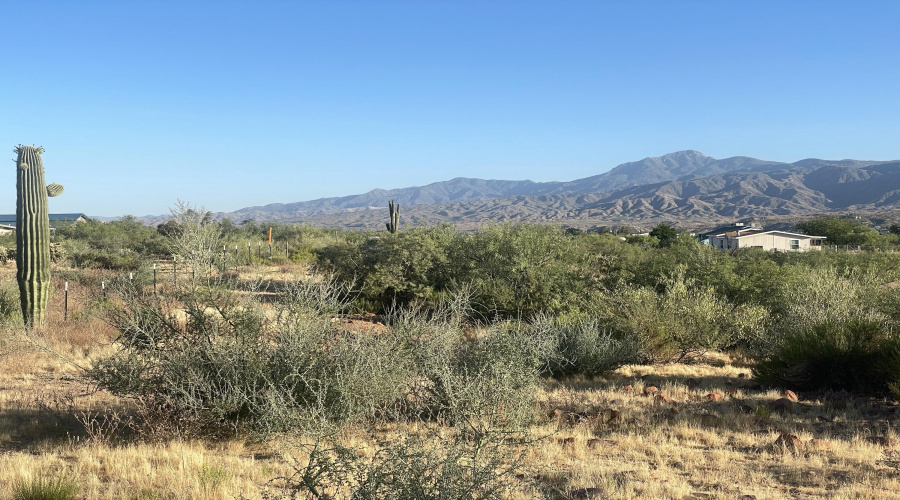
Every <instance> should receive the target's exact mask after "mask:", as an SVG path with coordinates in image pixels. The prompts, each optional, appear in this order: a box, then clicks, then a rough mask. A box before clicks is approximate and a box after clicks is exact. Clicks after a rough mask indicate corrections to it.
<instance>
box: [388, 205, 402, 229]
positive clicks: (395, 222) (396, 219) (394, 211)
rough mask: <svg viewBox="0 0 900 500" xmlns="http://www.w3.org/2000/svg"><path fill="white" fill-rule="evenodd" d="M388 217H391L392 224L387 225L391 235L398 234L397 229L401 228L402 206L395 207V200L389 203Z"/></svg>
mask: <svg viewBox="0 0 900 500" xmlns="http://www.w3.org/2000/svg"><path fill="white" fill-rule="evenodd" d="M388 215H389V216H390V222H388V223H386V224H385V226H387V230H388V231H389V232H390V233H392V234H393V233H396V232H397V229H399V228H400V204H399V203H398V204H396V205H394V200H391V201H390V202H389V203H388Z"/></svg>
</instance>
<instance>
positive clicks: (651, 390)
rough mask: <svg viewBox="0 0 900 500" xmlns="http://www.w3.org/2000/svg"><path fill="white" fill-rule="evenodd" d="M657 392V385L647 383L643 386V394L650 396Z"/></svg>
mask: <svg viewBox="0 0 900 500" xmlns="http://www.w3.org/2000/svg"><path fill="white" fill-rule="evenodd" d="M657 392H659V387H656V386H655V385H648V386H647V387H644V395H645V396H651V395H653V394H656V393H657Z"/></svg>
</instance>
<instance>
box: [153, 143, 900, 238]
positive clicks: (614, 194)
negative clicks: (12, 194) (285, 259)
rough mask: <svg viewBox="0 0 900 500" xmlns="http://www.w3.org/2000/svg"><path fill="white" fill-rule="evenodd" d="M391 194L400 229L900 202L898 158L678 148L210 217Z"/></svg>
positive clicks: (376, 206)
mask: <svg viewBox="0 0 900 500" xmlns="http://www.w3.org/2000/svg"><path fill="white" fill-rule="evenodd" d="M390 199H393V200H395V201H396V202H397V203H399V204H400V206H401V207H402V211H401V227H402V226H404V225H406V226H416V225H427V224H437V223H450V224H455V225H458V226H461V227H475V226H477V225H480V224H483V223H485V222H491V221H493V222H501V221H508V220H515V221H532V222H557V223H561V224H566V225H570V226H574V227H592V226H594V227H595V226H608V225H616V224H619V225H621V224H634V225H638V226H640V225H642V224H641V223H642V222H643V223H649V222H653V221H675V222H678V221H686V220H692V221H712V220H729V221H730V220H732V219H736V218H743V219H748V218H753V219H760V218H762V219H765V218H775V219H777V218H779V217H789V216H802V215H809V214H822V213H829V212H847V211H864V212H865V211H879V212H885V211H888V212H892V211H896V210H898V209H900V160H894V161H860V160H837V161H835V160H820V159H814V158H810V159H806V160H801V161H797V162H794V163H783V162H775V161H766V160H758V159H756V158H749V157H744V156H735V157H731V158H725V159H716V158H712V157H709V156H706V155H704V154H703V153H700V152H698V151H679V152H675V153H670V154H667V155H664V156H659V157H652V158H645V159H643V160H640V161H635V162H630V163H624V164H622V165H619V166H617V167H615V168H613V169H612V170H610V171H608V172H606V173H603V174H600V175H595V176H591V177H586V178H583V179H577V180H573V181H568V182H532V181H528V180H525V181H505V180H485V179H471V178H456V179H452V180H449V181H444V182H436V183H433V184H429V185H427V186H419V187H407V188H400V189H390V190H384V189H374V190H372V191H369V192H367V193H364V194H358V195H351V196H344V197H335V198H322V199H318V200H312V201H301V202H296V203H275V204H271V205H265V206H259V207H249V208H244V209H241V210H237V211H235V212H230V213H219V214H216V215H217V217H218V218H225V217H227V218H229V219H231V220H232V221H234V222H239V221H243V220H247V219H254V220H256V221H258V222H264V221H278V222H283V223H294V222H308V223H311V224H314V225H320V226H333V227H345V228H359V229H373V230H379V229H383V227H384V221H385V220H386V219H387V208H386V207H387V202H388V200H390ZM148 222H153V221H148ZM644 225H645V224H644Z"/></svg>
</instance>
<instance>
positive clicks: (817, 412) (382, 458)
mask: <svg viewBox="0 0 900 500" xmlns="http://www.w3.org/2000/svg"><path fill="white" fill-rule="evenodd" d="M310 230H311V231H314V230H312V229H310ZM398 234H400V233H398ZM559 234H562V233H559ZM613 240H615V241H617V242H618V241H619V240H618V238H610V241H613ZM307 241H309V240H307ZM617 244H621V245H628V246H632V244H627V243H624V242H619V243H617ZM609 253H611V252H609ZM892 255H896V254H884V259H888V261H889V262H894V263H893V264H891V266H893V267H894V268H896V266H897V265H898V264H897V263H896V260H895V259H896V257H894V256H892ZM845 258H847V259H852V258H853V257H852V256H850V255H849V254H848V255H846V256H845ZM156 264H157V265H158V268H157V269H155V272H157V273H159V277H158V281H159V283H158V288H159V292H158V293H159V294H160V295H166V294H170V293H174V285H173V281H174V280H172V278H173V277H174V276H173V275H172V269H171V266H170V265H168V264H167V261H165V260H163V261H159V260H157V261H156ZM215 267H216V266H208V267H207V268H206V273H209V274H203V273H202V272H201V275H203V276H213V277H215V279H214V280H213V281H211V282H209V281H208V282H206V283H207V284H210V283H212V284H214V286H215V287H222V286H224V285H225V283H226V282H227V283H230V284H231V285H229V286H230V287H231V291H237V290H241V289H243V290H248V291H245V292H241V294H239V295H240V297H241V298H240V299H239V303H240V304H247V303H248V302H245V301H246V300H248V297H250V298H253V297H255V299H252V302H253V303H255V304H257V305H258V306H259V307H260V308H261V309H260V310H262V311H264V314H267V315H269V317H270V318H275V317H276V316H278V314H280V313H278V312H277V306H276V303H277V300H275V299H274V297H275V296H277V295H278V294H279V293H282V292H284V291H285V290H286V289H287V288H286V287H287V286H288V285H289V284H291V283H310V282H312V283H322V282H323V281H322V280H323V279H325V280H326V281H327V280H328V279H333V277H332V278H329V277H328V276H326V275H323V274H321V272H322V271H321V270H317V269H321V268H313V267H310V265H309V264H307V263H295V262H291V261H288V260H286V259H275V260H274V261H268V260H267V259H265V258H263V259H260V260H259V261H256V262H255V263H253V264H250V265H247V264H243V265H237V264H234V265H229V266H228V270H227V273H221V272H219V270H217V269H215ZM0 270H2V274H3V275H2V283H3V284H4V285H3V286H4V290H5V292H4V297H5V300H6V304H5V307H7V308H13V307H14V306H15V307H17V306H18V304H15V303H13V304H10V303H9V301H10V299H11V298H14V297H15V296H16V295H17V293H16V290H15V284H14V283H15V264H14V263H13V262H12V261H9V262H7V263H6V264H5V265H3V266H2V268H0ZM125 273H126V272H125V271H124V270H101V269H84V268H73V267H70V266H68V265H65V264H57V265H55V266H54V278H53V289H54V293H53V297H52V299H51V306H50V307H51V309H50V311H49V313H48V320H47V324H46V326H45V327H44V328H43V329H38V330H34V331H27V330H24V329H22V328H21V326H17V325H16V319H15V318H16V314H15V311H14V310H13V311H8V314H7V317H8V320H7V322H6V323H5V325H6V326H5V327H4V333H3V344H2V348H3V351H2V352H3V356H2V358H0V449H2V454H0V471H2V472H0V485H2V487H0V496H2V497H3V498H45V497H40V496H33V495H32V496H29V493H28V491H29V488H31V489H32V490H33V491H38V492H40V491H43V492H46V491H55V490H54V488H57V489H59V490H60V491H62V493H59V495H60V496H54V497H52V498H144V499H151V498H223V499H224V498H349V497H350V495H351V492H354V493H353V494H354V495H356V496H354V498H379V497H384V496H385V495H384V493H383V491H384V490H382V493H381V494H379V493H372V494H370V496H365V495H364V493H361V491H362V490H361V487H360V486H359V485H360V484H362V480H361V479H360V477H362V476H360V475H361V474H362V475H365V474H368V476H366V477H368V478H369V479H366V480H368V481H371V477H373V475H374V472H375V471H379V470H381V471H382V472H384V470H385V469H379V467H385V465H384V464H385V463H387V462H386V457H388V456H389V455H390V453H397V452H398V451H397V448H396V446H398V445H401V449H402V450H404V451H403V453H407V454H403V455H402V457H403V460H404V461H408V462H410V463H411V462H414V461H415V460H414V459H416V458H422V457H425V458H423V460H425V463H431V464H432V465H433V466H434V467H435V468H434V470H433V471H432V472H434V471H437V472H438V476H439V475H440V471H441V470H443V469H442V468H444V469H446V468H447V467H448V466H449V465H450V464H448V463H443V462H440V459H439V457H441V456H445V455H444V454H445V453H455V452H456V450H459V449H462V450H463V453H462V454H461V455H460V456H458V457H455V458H454V464H453V465H454V466H459V467H461V468H460V469H459V470H458V472H457V474H458V477H457V478H465V479H466V480H470V481H476V482H480V484H481V486H484V485H492V486H493V487H495V488H494V489H493V490H490V491H488V490H484V489H481V486H479V487H474V488H473V489H470V490H465V491H466V493H462V494H460V493H456V494H451V496H440V495H438V496H432V495H431V494H429V493H427V492H424V491H423V492H421V498H439V497H440V498H550V499H581V498H660V499H662V498H675V499H689V498H690V499H701V498H717V499H733V498H741V499H744V500H749V499H752V498H756V499H767V498H773V499H787V498H858V499H884V498H898V497H900V494H898V493H897V491H900V488H898V487H900V436H898V435H897V434H896V432H895V426H896V423H897V421H898V419H900V405H898V402H897V400H896V397H894V396H891V395H890V394H889V393H888V392H886V391H884V390H882V391H873V392H870V393H865V392H859V391H855V392H852V393H850V392H846V391H839V392H835V391H832V390H805V391H801V390H797V391H790V390H789V389H788V388H787V387H773V386H772V385H770V384H766V385H761V384H760V382H759V381H758V380H756V379H755V377H754V375H753V363H754V361H753V360H752V359H749V358H747V357H746V356H745V355H744V354H742V353H741V350H736V351H735V350H731V351H729V352H728V353H723V352H716V351H715V350H709V349H700V350H697V351H693V350H692V353H693V354H692V355H690V356H688V357H686V358H681V360H680V361H679V362H655V363H651V364H640V363H625V364H622V363H616V367H615V368H613V369H610V370H607V371H605V373H603V374H602V375H590V376H588V375H582V374H577V373H576V374H573V375H569V376H558V377H557V376H552V375H549V376H548V375H543V376H540V377H538V378H535V379H533V380H530V381H529V382H528V384H529V385H528V386H527V388H528V390H530V391H532V392H531V393H530V397H528V398H527V399H525V400H524V401H525V405H526V406H527V408H526V413H527V417H526V419H525V420H523V421H520V423H519V424H516V425H512V424H509V423H500V422H501V421H502V422H506V421H505V420H503V419H500V420H496V421H494V420H491V419H494V418H496V417H497V414H500V413H503V411H505V410H502V409H501V410H500V412H499V413H497V414H494V413H492V412H488V413H477V412H476V413H475V414H473V415H475V416H473V417H472V418H475V419H487V420H488V421H491V422H493V423H491V424H489V425H487V426H486V427H484V428H481V427H478V428H479V429H482V430H481V431H480V432H483V433H484V435H486V436H489V440H488V441H486V442H487V445H486V447H485V448H484V449H479V450H480V451H481V452H482V453H483V455H482V456H483V457H487V458H486V459H485V460H486V461H485V462H484V463H480V462H479V458H478V457H479V455H478V453H475V455H472V457H475V458H472V457H470V458H469V459H467V458H466V457H467V456H469V455H467V453H468V452H471V451H472V450H473V448H471V446H472V443H473V442H478V438H475V437H473V436H472V435H469V434H467V433H468V432H469V431H470V430H471V429H467V428H466V427H465V426H462V427H461V426H459V425H457V424H453V423H451V422H448V421H447V420H445V419H446V418H450V417H448V416H444V417H441V416H440V415H443V413H440V412H438V413H437V414H435V415H438V417H437V418H433V417H427V416H425V417H423V416H421V415H419V416H416V417H411V416H410V418H406V419H397V418H368V417H366V418H362V419H351V420H348V421H347V422H345V423H343V424H340V425H336V426H330V427H329V432H328V433H326V434H320V433H318V431H316V432H313V433H305V431H304V429H312V428H314V427H309V426H306V427H303V426H300V427H298V429H295V430H293V431H290V430H289V431H285V432H265V433H259V432H254V431H249V430H247V429H242V428H240V427H232V428H230V430H222V429H220V430H218V431H214V432H212V431H209V430H206V431H200V430H198V428H196V427H192V426H191V425H187V424H185V425H184V427H183V428H180V427H181V425H182V424H179V422H178V421H171V420H167V419H166V418H164V416H161V415H159V414H153V410H154V408H153V406H152V405H149V406H148V404H147V401H143V402H142V401H140V399H135V397H133V395H132V396H129V395H128V394H125V393H120V394H119V395H115V394H113V393H111V392H110V391H109V390H104V389H103V388H100V387H98V382H97V378H96V375H90V374H89V373H88V372H87V371H86V370H90V368H91V367H92V366H94V365H95V364H96V363H97V362H98V361H99V360H101V359H103V358H107V357H109V356H111V355H113V354H114V353H116V352H120V351H122V350H123V349H126V347H125V346H124V345H123V343H122V336H123V330H122V329H121V328H117V327H116V325H114V323H115V321H111V320H110V319H109V315H108V309H109V307H110V305H109V303H108V302H107V303H106V305H104V301H102V300H101V299H100V297H99V294H100V292H99V290H98V289H97V286H96V285H97V284H98V283H99V282H101V281H102V282H104V283H114V282H116V280H119V282H120V284H121V283H122V282H125V281H124V280H125ZM131 273H133V271H131ZM149 273H150V270H149V268H148V265H143V266H142V267H141V268H140V272H139V273H138V274H139V277H138V278H137V280H138V282H139V283H140V284H139V286H138V289H137V293H139V294H142V295H144V296H146V297H153V296H154V295H153V292H152V284H151V278H150V276H151V275H150V274H149ZM192 275H193V277H194V278H196V275H197V271H196V270H191V271H189V270H188V267H184V268H182V269H181V273H180V274H179V276H178V278H177V279H180V280H181V281H182V283H187V282H189V281H190V280H191V276H192ZM226 276H227V277H228V278H229V280H227V281H220V279H222V278H225V277H226ZM132 277H134V276H132ZM170 280H172V281H170ZM65 281H68V282H69V294H68V301H69V302H68V310H67V311H64V309H63V308H64V304H63V300H64V296H63V293H62V292H61V291H62V290H63V289H64V288H65V287H64V282H65ZM201 281H202V280H201ZM125 283H127V282H125ZM249 283H254V284H255V285H254V286H249V287H248V286H246V285H247V284H249ZM204 286H205V285H204ZM133 292H134V290H133ZM133 292H132V293H133ZM110 293H111V295H110V297H109V298H108V299H107V300H108V301H121V302H124V303H127V302H128V301H129V300H132V298H133V296H132V298H129V295H127V294H125V295H114V294H113V293H112V292H110ZM823 293H826V292H823ZM256 299H259V300H256ZM125 305H127V304H125ZM241 307H244V306H241ZM105 311H106V312H105ZM376 312H378V311H376ZM207 313H209V314H212V315H213V316H215V315H216V314H217V313H216V312H214V311H207ZM204 314H206V313H204ZM222 314H225V313H222ZM64 315H65V316H66V319H65V320H64ZM189 316H190V315H189V314H186V315H184V316H182V317H181V318H179V319H173V321H175V322H176V323H178V324H181V325H183V326H184V325H189V324H190V323H189V321H188V320H187V318H188V317H189ZM328 317H329V318H330V319H329V320H328V323H329V326H328V327H327V328H328V331H331V332H333V333H331V334H328V335H334V336H341V335H349V336H350V338H354V339H361V338H367V337H379V336H384V337H388V336H390V335H392V334H391V332H392V331H395V330H396V331H400V330H402V329H403V328H404V326H403V324H402V321H399V320H397V318H396V317H394V318H393V319H391V316H390V315H388V316H385V315H384V314H383V313H381V312H378V314H372V313H365V311H363V310H360V309H357V312H348V313H340V314H330V315H328ZM19 321H20V320H19ZM504 322H507V320H503V321H500V322H499V323H498V324H509V323H508V322H507V323H504ZM423 324H424V323H423ZM420 326H421V325H420ZM462 328H463V330H465V332H466V333H465V335H466V336H468V337H470V338H472V339H475V340H477V339H478V338H479V337H484V338H488V337H490V336H491V335H499V333H497V331H495V330H492V328H494V327H493V326H491V325H486V324H484V323H481V326H479V323H472V324H470V325H469V326H463V327H462ZM485 328H486V330H485ZM426 330H427V328H426ZM498 331H499V330H498ZM485 332H487V333H485ZM492 332H493V333H492ZM423 335H428V334H427V333H425V334H423ZM335 338H337V337H335ZM373 373H377V372H373ZM373 382H374V384H375V385H378V384H379V383H380V382H379V381H378V380H374V381H373ZM385 383H391V382H390V381H385ZM404 397H407V398H408V397H411V396H409V395H407V396H404ZM508 404H513V403H511V402H510V403H508ZM157 410H158V409H157ZM164 411H165V410H164V409H163V410H161V411H157V413H162V412H164ZM447 415H451V414H449V413H448V414H447ZM161 417H163V418H161ZM304 425H306V424H304ZM476 427H477V425H474V424H473V427H472V428H473V429H474V428H476ZM315 428H316V429H320V430H321V428H320V427H315ZM492 433H494V434H492ZM326 435H327V437H326V438H323V436H326ZM486 439H487V438H486ZM413 442H415V445H414V444H413ZM404 446H405V447H406V448H403V447H404ZM460 447H462V448H460ZM467 447H468V448H467ZM323 450H324V451H323ZM488 451H490V453H488ZM321 453H324V456H328V457H329V459H330V460H336V461H337V462H335V461H328V460H325V461H322V456H323V455H322V454H321ZM345 453H351V456H352V459H348V458H346V456H345V455H344V454H345ZM342 457H343V459H345V460H347V462H346V463H344V464H343V465H340V460H341V459H342ZM314 458H315V459H316V460H319V461H318V462H316V460H314ZM429 461H430V462H429ZM404 463H406V462H404ZM395 465H396V464H395ZM316 467H319V468H320V469H316ZM341 467H345V468H346V470H343V472H344V473H346V472H353V473H355V474H357V476H353V474H352V473H351V474H349V475H347V476H341V470H339V469H341ZM467 467H468V468H467ZM479 467H487V468H489V469H490V470H487V469H484V468H482V469H479ZM412 469H414V467H412V466H410V470H407V471H405V472H406V473H410V474H413V472H412ZM317 470H318V472H319V473H321V474H320V476H317V475H316V471H317ZM363 471H365V472H363ZM418 473H419V474H421V476H415V475H413V476H412V477H414V478H416V481H421V482H422V484H425V483H429V482H430V485H431V486H432V487H434V491H445V492H447V491H451V485H450V484H449V483H447V481H448V479H447V478H446V477H435V476H434V475H432V474H431V473H425V472H423V471H419V472H418ZM448 473H449V472H448ZM476 473H477V474H485V475H484V476H481V479H478V477H479V476H477V474H476ZM397 474H399V473H398V471H397V470H396V469H390V474H388V475H390V476H391V477H394V476H395V475H397ZM340 477H344V478H345V481H343V482H342V481H339V480H338V478H340ZM350 477H355V478H354V479H353V480H351V479H347V478H350ZM393 480H396V478H395V479H393ZM354 481H355V482H354ZM442 481H443V482H442ZM457 486H458V485H456V486H452V487H453V488H455V487H457ZM66 487H70V489H71V494H69V496H66V495H67V493H66V491H65V488H66ZM353 488H357V489H356V490H354V489H353ZM470 488H471V485H470ZM373 491H375V490H373ZM398 491H399V490H398ZM452 491H457V492H458V491H460V490H452ZM406 494H407V495H409V493H408V492H407V493H406ZM387 496H391V495H387ZM46 498H50V497H46ZM397 498H403V496H397Z"/></svg>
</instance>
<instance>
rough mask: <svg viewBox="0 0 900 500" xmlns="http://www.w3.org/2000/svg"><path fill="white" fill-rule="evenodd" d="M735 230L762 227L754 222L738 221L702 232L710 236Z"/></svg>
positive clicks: (753, 229)
mask: <svg viewBox="0 0 900 500" xmlns="http://www.w3.org/2000/svg"><path fill="white" fill-rule="evenodd" d="M734 231H740V232H744V231H762V228H760V227H756V226H754V225H753V224H743V223H740V222H738V223H734V224H729V225H727V226H720V227H717V228H715V229H713V230H711V231H707V232H705V233H702V234H703V236H706V237H710V236H718V235H720V234H725V233H727V232H734Z"/></svg>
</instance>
